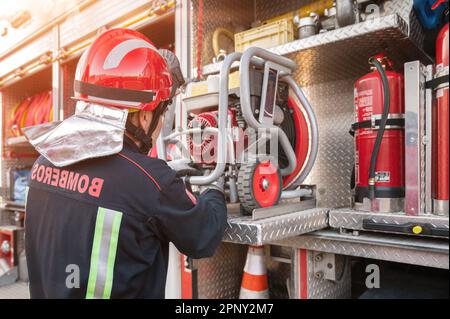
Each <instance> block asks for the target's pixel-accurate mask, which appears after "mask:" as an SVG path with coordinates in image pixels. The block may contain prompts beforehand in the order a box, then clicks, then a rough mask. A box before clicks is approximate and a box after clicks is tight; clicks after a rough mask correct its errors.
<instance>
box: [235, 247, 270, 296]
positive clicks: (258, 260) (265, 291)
mask: <svg viewBox="0 0 450 319" xmlns="http://www.w3.org/2000/svg"><path fill="white" fill-rule="evenodd" d="M239 299H269V282H268V279H267V268H266V263H265V257H264V246H249V248H248V254H247V260H246V262H245V267H244V275H243V276H242V284H241V292H240V294H239Z"/></svg>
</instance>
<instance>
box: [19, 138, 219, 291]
mask: <svg viewBox="0 0 450 319" xmlns="http://www.w3.org/2000/svg"><path fill="white" fill-rule="evenodd" d="M225 224H226V206H225V199H224V195H223V194H222V193H220V192H218V191H216V190H210V191H208V192H206V193H204V194H203V195H201V196H198V197H195V196H194V195H192V194H190V193H188V192H187V190H186V188H185V185H184V184H183V181H182V180H181V179H179V178H177V177H176V174H175V172H174V171H173V170H171V169H170V168H169V167H168V166H167V164H166V163H165V162H164V161H162V160H158V159H152V158H148V157H146V156H144V155H142V154H140V153H139V151H138V148H137V147H136V146H135V145H134V143H132V142H131V141H129V140H128V139H127V138H126V139H125V143H124V149H123V150H122V152H120V153H119V154H116V155H113V156H108V157H103V158H97V159H91V160H87V161H83V162H80V163H77V164H74V165H71V166H68V167H64V168H57V167H55V166H53V165H52V164H51V163H50V162H49V161H48V160H46V159H45V158H44V157H42V156H41V157H40V158H39V159H38V160H37V161H36V163H35V164H34V166H33V169H32V173H31V177H30V183H29V191H28V197H27V205H26V221H25V236H26V240H25V243H26V253H27V262H28V271H29V278H30V292H31V297H32V298H164V293H165V291H164V290H165V283H166V273H167V264H168V246H169V242H172V243H174V244H175V246H176V247H177V248H178V249H179V250H180V252H182V253H183V254H185V255H187V256H189V257H192V258H203V257H209V256H211V255H213V253H214V251H215V249H216V248H217V247H218V245H219V243H220V242H221V239H222V236H223V231H224V227H225ZM78 279H79V280H78ZM78 283H79V285H78Z"/></svg>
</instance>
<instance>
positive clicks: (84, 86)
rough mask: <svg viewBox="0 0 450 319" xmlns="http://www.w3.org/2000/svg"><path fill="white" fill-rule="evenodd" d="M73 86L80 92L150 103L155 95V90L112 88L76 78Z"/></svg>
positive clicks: (119, 99) (110, 98) (107, 97)
mask: <svg viewBox="0 0 450 319" xmlns="http://www.w3.org/2000/svg"><path fill="white" fill-rule="evenodd" d="M73 87H74V91H75V92H78V93H80V94H86V95H90V96H95V97H99V98H102V99H108V100H118V101H127V102H140V103H150V102H153V98H154V96H155V94H154V92H149V91H139V90H128V89H119V88H112V87H106V86H101V85H96V84H91V83H86V82H81V81H77V80H75V82H74V85H73Z"/></svg>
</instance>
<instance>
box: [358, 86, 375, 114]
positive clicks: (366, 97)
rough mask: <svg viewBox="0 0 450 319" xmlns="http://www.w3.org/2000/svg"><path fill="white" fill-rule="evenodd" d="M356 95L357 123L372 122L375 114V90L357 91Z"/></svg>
mask: <svg viewBox="0 0 450 319" xmlns="http://www.w3.org/2000/svg"><path fill="white" fill-rule="evenodd" d="M355 95H356V98H355V100H356V103H355V105H356V119H357V121H368V120H370V119H371V118H372V113H373V90H364V91H357V92H355Z"/></svg>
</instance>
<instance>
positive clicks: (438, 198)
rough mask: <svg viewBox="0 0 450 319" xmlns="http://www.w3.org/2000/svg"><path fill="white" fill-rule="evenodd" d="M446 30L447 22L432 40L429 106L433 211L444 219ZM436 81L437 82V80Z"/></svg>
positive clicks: (446, 176)
mask: <svg viewBox="0 0 450 319" xmlns="http://www.w3.org/2000/svg"><path fill="white" fill-rule="evenodd" d="M448 28H449V24H448V23H447V24H446V25H445V26H444V27H443V28H442V30H441V31H440V32H439V35H438V38H437V41H436V76H435V78H436V80H438V85H437V87H436V99H437V102H436V103H435V105H434V107H433V207H434V208H433V210H434V212H435V214H438V215H447V216H448V211H449V207H448V200H449V173H448V168H449V163H448V161H449V156H448V155H449V154H448V153H449V145H448V143H449V139H448V134H449V109H448V108H449V106H448V103H449V100H448V84H449V80H448V75H449V72H448V70H449V66H448V50H449V48H448V46H449V38H448V31H449V30H448ZM439 79H440V80H439Z"/></svg>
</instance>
